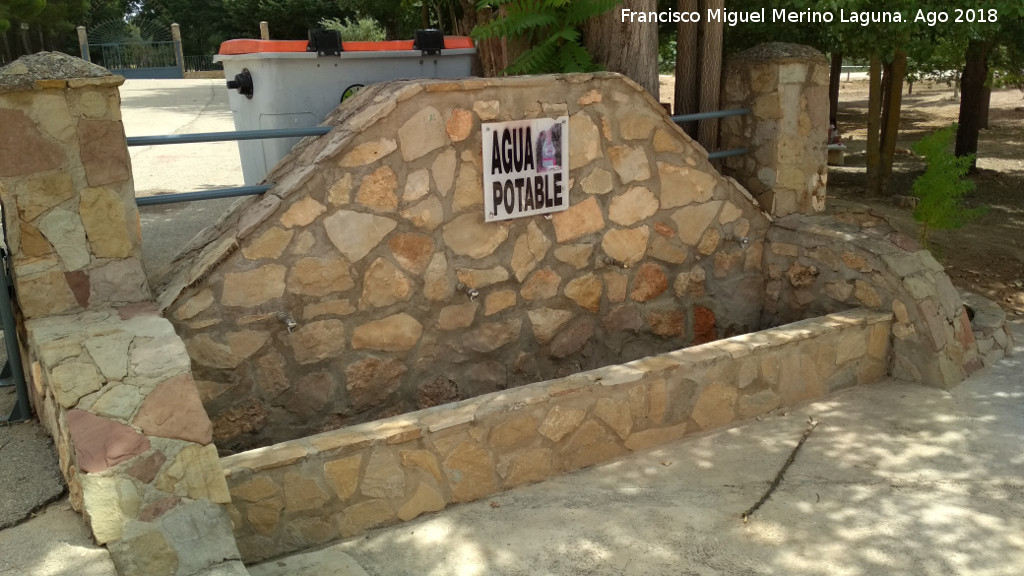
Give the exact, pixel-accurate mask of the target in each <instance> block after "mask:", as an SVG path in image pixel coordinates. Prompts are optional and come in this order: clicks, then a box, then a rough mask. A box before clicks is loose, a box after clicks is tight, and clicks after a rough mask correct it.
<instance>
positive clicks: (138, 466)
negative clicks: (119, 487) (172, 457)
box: [124, 452, 167, 484]
mask: <svg viewBox="0 0 1024 576" xmlns="http://www.w3.org/2000/svg"><path fill="white" fill-rule="evenodd" d="M164 462H167V456H164V453H163V452H153V453H152V454H150V455H149V456H146V457H145V458H142V459H140V460H139V461H137V462H135V463H134V464H132V465H131V466H129V467H128V469H127V470H125V471H124V473H125V474H127V475H129V476H131V477H132V478H135V479H137V480H139V481H140V482H142V483H143V484H149V483H150V482H152V481H153V479H154V478H156V475H157V473H158V472H160V468H161V467H163V465H164Z"/></svg>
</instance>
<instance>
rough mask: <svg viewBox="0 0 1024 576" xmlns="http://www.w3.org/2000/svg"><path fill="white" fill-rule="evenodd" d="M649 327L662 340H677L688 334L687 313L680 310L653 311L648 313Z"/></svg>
mask: <svg viewBox="0 0 1024 576" xmlns="http://www.w3.org/2000/svg"><path fill="white" fill-rule="evenodd" d="M647 326H649V327H650V329H651V332H653V333H655V334H657V335H658V336H661V337H662V338H676V337H679V336H683V335H684V334H686V312H684V311H683V310H680V309H678V308H675V309H669V310H652V311H650V312H648V313H647Z"/></svg>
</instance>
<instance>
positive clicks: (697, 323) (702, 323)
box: [693, 306, 718, 344]
mask: <svg viewBox="0 0 1024 576" xmlns="http://www.w3.org/2000/svg"><path fill="white" fill-rule="evenodd" d="M717 339H718V330H717V329H716V328H715V313H714V312H712V311H711V310H708V309H707V308H705V307H703V306H694V307H693V343H694V344H704V343H706V342H713V341H715V340H717Z"/></svg>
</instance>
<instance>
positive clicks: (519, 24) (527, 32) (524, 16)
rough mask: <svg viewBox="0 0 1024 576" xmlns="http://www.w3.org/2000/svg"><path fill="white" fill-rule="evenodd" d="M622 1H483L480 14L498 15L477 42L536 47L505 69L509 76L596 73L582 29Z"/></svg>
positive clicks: (477, 31)
mask: <svg viewBox="0 0 1024 576" xmlns="http://www.w3.org/2000/svg"><path fill="white" fill-rule="evenodd" d="M618 3H619V2H618V0H481V1H480V2H478V3H477V8H478V9H480V10H483V9H486V8H491V9H492V10H494V12H495V13H496V14H497V15H498V16H497V18H496V19H495V20H493V21H491V22H488V23H487V24H483V25H481V26H477V27H476V28H475V29H474V30H473V37H474V38H475V39H477V40H482V39H487V38H497V37H510V38H523V37H525V38H527V39H528V40H529V42H530V44H531V45H532V46H531V48H529V49H528V50H526V51H525V52H523V54H521V55H520V56H519V57H518V58H517V59H516V61H515V62H513V63H512V64H510V65H509V67H508V68H506V69H505V71H504V72H505V73H506V74H547V73H554V72H592V71H594V70H598V69H600V67H599V66H598V65H597V64H595V63H594V61H593V58H592V57H591V56H590V54H589V53H588V52H587V51H586V50H585V49H584V48H583V46H582V45H581V44H580V32H579V26H581V25H582V24H583V23H584V22H585V21H586V20H587V19H588V18H591V17H593V16H597V15H599V14H602V13H604V12H606V11H608V10H610V9H612V8H613V7H614V6H615V5H616V4H618Z"/></svg>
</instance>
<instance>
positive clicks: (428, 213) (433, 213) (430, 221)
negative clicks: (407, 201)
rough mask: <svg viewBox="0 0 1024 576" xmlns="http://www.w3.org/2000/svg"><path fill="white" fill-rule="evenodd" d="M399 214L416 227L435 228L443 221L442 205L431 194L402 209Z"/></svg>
mask: <svg viewBox="0 0 1024 576" xmlns="http://www.w3.org/2000/svg"><path fill="white" fill-rule="evenodd" d="M400 215H401V216H402V218H405V219H406V220H408V221H409V222H411V223H412V225H413V226H415V227H417V228H421V229H424V230H435V229H436V228H437V227H438V226H440V225H441V224H442V223H443V222H444V206H442V205H441V201H440V200H438V199H437V198H435V197H433V196H431V197H430V198H427V199H426V200H424V201H422V202H420V203H419V204H416V205H415V206H411V207H409V208H406V209H405V210H402V212H401V213H400Z"/></svg>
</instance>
